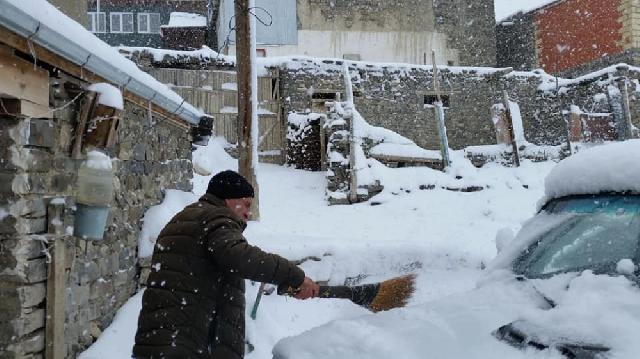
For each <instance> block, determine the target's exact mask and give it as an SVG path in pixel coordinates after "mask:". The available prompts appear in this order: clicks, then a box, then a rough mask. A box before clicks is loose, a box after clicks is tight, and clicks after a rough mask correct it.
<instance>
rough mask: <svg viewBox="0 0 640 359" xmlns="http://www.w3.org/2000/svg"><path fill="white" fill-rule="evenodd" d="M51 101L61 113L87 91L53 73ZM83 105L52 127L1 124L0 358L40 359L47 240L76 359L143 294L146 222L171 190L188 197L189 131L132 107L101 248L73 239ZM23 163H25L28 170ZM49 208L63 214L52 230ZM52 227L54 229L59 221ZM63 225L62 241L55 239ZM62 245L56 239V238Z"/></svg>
mask: <svg viewBox="0 0 640 359" xmlns="http://www.w3.org/2000/svg"><path fill="white" fill-rule="evenodd" d="M51 76H52V78H51V89H50V93H51V94H52V95H51V100H50V101H51V102H50V106H51V107H54V108H58V107H62V106H63V105H64V104H67V103H68V102H69V101H71V100H72V99H73V98H75V97H76V95H77V93H78V92H77V89H80V88H81V87H83V86H85V85H86V84H85V83H82V82H79V81H78V80H75V79H73V78H72V77H67V76H65V75H64V73H62V72H60V71H59V70H58V71H56V72H55V73H52V74H51ZM77 111H78V106H77V102H76V103H73V104H72V105H69V106H67V107H65V109H63V110H60V111H56V112H55V116H54V117H53V118H49V119H47V118H42V119H41V118H34V119H24V118H20V117H13V116H4V115H3V116H1V117H0V153H1V154H2V156H1V158H2V161H0V178H1V179H2V180H1V181H0V183H1V184H2V185H0V303H2V305H1V306H0V357H2V358H42V357H43V350H44V345H45V334H44V326H45V306H46V285H47V271H48V266H49V264H48V258H47V252H48V251H49V250H50V249H51V247H50V246H51V244H50V242H49V243H48V241H49V240H51V239H53V238H63V239H64V242H65V244H66V248H67V256H66V259H65V261H64V262H65V263H64V265H65V268H66V270H65V272H66V273H65V281H66V299H65V301H66V308H65V309H66V310H65V315H64V320H65V323H64V324H65V333H64V334H65V347H66V357H69V358H73V357H75V356H76V354H77V353H78V352H80V351H82V350H83V349H84V348H86V347H87V346H89V345H90V344H91V343H92V342H93V341H94V340H95V339H96V338H97V337H98V336H99V335H100V333H101V330H103V329H104V328H105V327H107V326H108V325H109V324H110V323H111V321H112V319H113V317H114V315H115V313H116V311H117V310H118V309H119V307H120V306H121V305H122V304H123V303H124V302H125V301H126V300H127V299H128V298H129V297H130V296H131V295H132V294H133V293H135V291H136V290H137V280H136V278H137V276H138V275H139V268H138V264H137V262H138V259H137V247H138V236H139V233H140V229H141V218H142V216H143V214H144V213H145V211H146V210H147V209H148V208H149V207H150V206H153V205H156V204H159V203H160V202H161V201H162V200H163V198H164V192H165V190H167V189H171V188H176V189H181V190H186V191H189V190H190V189H191V183H190V179H191V173H192V164H191V143H190V134H189V132H188V130H187V129H181V128H178V127H176V126H175V125H171V124H169V123H168V122H166V121H164V120H162V119H160V118H156V117H154V118H153V119H152V120H150V119H149V118H148V116H147V114H148V110H147V108H140V107H137V106H135V105H133V104H132V103H129V102H126V104H125V112H124V118H123V121H122V122H121V127H120V128H119V142H118V144H117V145H116V147H115V148H114V149H112V150H111V151H110V152H109V154H110V156H111V157H112V158H113V167H114V176H115V178H114V183H113V184H114V188H115V193H114V197H113V200H112V203H111V210H110V214H109V219H108V222H107V230H106V233H105V238H104V240H103V241H99V242H90V241H86V240H83V239H80V238H76V237H73V225H74V218H75V215H74V211H75V191H76V176H77V170H78V168H79V166H80V164H81V162H82V160H74V159H71V157H70V152H71V144H72V141H73V138H74V130H75V127H76V123H77V119H76V116H77ZM25 160H26V161H25ZM53 199H58V200H57V202H61V203H64V215H63V216H62V218H60V221H59V223H52V222H51V218H49V217H50V216H51V213H50V207H49V205H50V204H51V202H52V200H53ZM54 222H55V221H54ZM52 225H55V226H62V233H63V234H62V235H61V236H62V237H60V235H55V236H53V237H52V235H50V234H48V233H50V230H51V226H52ZM56 236H57V237H56Z"/></svg>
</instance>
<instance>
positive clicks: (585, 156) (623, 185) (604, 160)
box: [540, 140, 640, 205]
mask: <svg viewBox="0 0 640 359" xmlns="http://www.w3.org/2000/svg"><path fill="white" fill-rule="evenodd" d="M638 179H640V140H629V141H625V142H616V143H611V144H606V145H602V146H596V147H592V148H589V149H587V150H583V151H580V152H578V153H576V154H575V155H573V156H571V157H569V158H567V159H565V160H563V161H561V162H560V163H559V164H558V165H557V166H556V167H555V168H554V169H553V170H552V171H551V173H549V175H548V176H547V179H546V180H545V197H544V198H543V200H542V201H541V203H540V204H541V205H543V204H545V203H546V202H548V201H550V200H552V199H554V198H559V197H565V196H570V195H581V194H597V193H603V192H635V193H640V181H639V180H638Z"/></svg>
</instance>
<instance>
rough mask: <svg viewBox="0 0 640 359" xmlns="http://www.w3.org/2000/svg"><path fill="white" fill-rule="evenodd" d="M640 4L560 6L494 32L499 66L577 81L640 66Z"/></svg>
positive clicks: (577, 1) (608, 1) (611, 1)
mask: <svg viewBox="0 0 640 359" xmlns="http://www.w3.org/2000/svg"><path fill="white" fill-rule="evenodd" d="M639 15H640V4H638V3H637V2H636V1H632V0H557V1H554V2H551V3H550V4H547V5H545V6H543V7H540V8H538V9H535V10H532V11H530V12H527V13H518V14H516V15H513V16H511V17H509V18H507V19H504V20H502V21H500V22H499V23H498V24H497V26H496V37H497V62H498V66H501V67H507V66H508V67H513V68H515V69H521V70H526V69H533V68H542V69H544V70H545V71H547V72H549V73H554V74H561V75H566V76H575V75H579V74H583V73H587V72H590V71H592V70H594V69H597V68H601V67H605V66H608V65H612V64H616V63H620V62H625V63H629V64H632V65H637V64H638V63H640V57H639V48H640V17H639Z"/></svg>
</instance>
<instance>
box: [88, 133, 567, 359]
mask: <svg viewBox="0 0 640 359" xmlns="http://www.w3.org/2000/svg"><path fill="white" fill-rule="evenodd" d="M226 145H227V144H226V142H225V141H224V140H222V139H220V138H214V139H212V140H211V141H210V143H209V145H208V146H207V147H201V148H199V149H198V150H197V151H196V152H195V153H194V161H197V162H198V163H199V165H201V166H203V167H205V168H207V169H209V170H211V172H212V173H214V174H215V173H217V172H218V171H221V170H225V169H236V168H237V162H236V161H235V160H233V159H231V158H230V157H229V156H228V155H227V154H226V153H225V152H224V150H223V148H224V147H225V146H226ZM554 165H555V164H554V163H532V162H529V161H524V162H523V166H522V167H520V168H505V167H502V166H499V165H493V164H490V165H487V166H485V168H483V169H479V170H475V169H468V170H469V171H473V173H471V174H469V176H470V177H473V178H474V181H475V182H478V183H479V182H482V183H483V184H485V185H488V188H487V189H485V190H483V191H481V192H476V193H463V192H454V191H448V190H444V189H441V188H440V187H436V189H434V190H420V189H419V185H420V184H422V183H425V181H426V182H432V183H433V182H438V181H440V182H441V183H444V184H446V183H455V182H456V181H461V182H464V181H465V179H462V180H456V179H455V178H453V177H454V176H455V174H443V173H441V172H438V171H433V170H430V169H426V168H401V169H394V170H390V169H389V170H384V169H382V171H379V173H382V174H383V183H385V185H386V186H387V187H386V190H385V191H384V192H383V193H382V194H381V195H379V197H378V198H377V202H379V203H381V204H380V205H376V206H372V205H371V203H369V202H367V203H361V204H357V205H352V206H331V207H330V206H327V202H326V199H325V184H326V179H325V178H324V176H325V173H321V172H315V173H314V172H306V171H300V170H295V169H292V168H288V167H281V166H275V165H267V164H260V166H259V168H258V180H259V183H260V189H261V191H260V203H261V221H260V222H258V223H250V224H249V226H248V228H247V230H246V231H245V236H246V237H247V238H248V240H249V241H250V242H251V243H253V244H255V245H258V246H260V247H262V248H263V249H265V250H268V251H272V252H276V253H279V254H281V255H283V256H285V257H287V258H289V259H301V258H304V257H307V256H315V257H317V258H319V259H321V260H320V261H314V260H309V261H306V262H305V263H303V264H302V268H303V269H304V270H305V272H306V273H307V274H308V275H309V276H310V277H312V278H314V279H315V280H322V281H329V283H331V284H343V283H344V282H345V280H347V279H350V280H354V278H356V277H358V276H360V277H361V278H362V280H361V281H362V282H363V283H364V282H368V281H369V282H370V281H376V280H382V279H387V278H391V277H394V276H396V275H399V274H402V273H406V272H415V273H417V274H418V278H417V292H416V293H415V295H414V297H413V298H412V300H411V302H410V305H411V306H414V305H418V304H420V303H424V302H427V301H431V300H435V299H438V298H442V297H444V296H447V295H450V294H454V293H460V292H464V291H467V290H469V289H471V288H473V287H474V285H475V282H476V281H477V279H478V278H479V277H480V274H481V273H482V272H481V270H480V268H481V267H483V266H484V264H485V263H487V262H488V261H489V260H491V259H492V258H493V257H494V256H495V254H496V249H495V241H494V238H495V234H496V231H497V230H498V229H500V228H504V227H508V228H510V229H511V230H513V231H516V230H518V229H519V228H520V226H521V222H522V221H523V220H525V219H527V218H528V217H530V216H531V215H533V214H534V211H535V203H536V201H537V200H538V199H539V198H540V197H541V196H542V195H543V178H544V176H545V175H546V173H548V172H549V170H550V169H551V168H552V167H553V166H554ZM449 177H452V178H449ZM207 181H208V178H206V177H202V176H198V175H194V180H193V184H194V192H195V193H198V194H201V193H203V192H204V191H205V189H206V185H207ZM525 185H526V186H528V187H529V188H528V189H527V188H525V187H524V186H525ZM195 198H197V195H195V194H193V193H184V192H179V191H171V192H169V193H168V196H167V198H166V200H165V203H163V204H162V205H161V206H159V207H154V208H152V209H151V210H150V211H149V212H147V215H146V216H145V228H148V226H150V227H155V228H161V227H162V226H163V225H164V223H166V221H168V220H169V218H170V217H171V216H172V214H173V213H175V212H177V211H179V210H180V209H181V208H182V207H183V206H184V204H185V203H188V202H189V201H191V200H194V199H195ZM154 235H157V233H156V234H154V233H150V232H149V231H146V232H145V231H143V236H142V237H145V238H147V239H149V238H152V237H153V236H154ZM147 250H150V249H149V247H147ZM257 288H258V285H257V284H255V285H253V284H251V283H249V285H248V286H247V294H246V299H247V318H249V316H248V313H249V311H250V310H251V306H252V305H253V303H254V301H255V296H256V293H257ZM139 308H140V299H139V295H138V296H136V297H134V298H132V299H131V300H130V301H129V303H128V304H127V305H126V306H125V307H124V308H123V309H122V310H121V315H119V316H118V317H117V318H116V320H115V321H114V323H113V324H112V325H111V327H110V328H109V329H108V330H106V331H105V332H104V334H103V335H102V337H101V338H100V340H99V341H97V342H96V343H95V344H94V345H93V346H92V347H91V348H90V349H89V350H87V351H86V352H85V353H84V354H83V355H82V356H81V357H82V358H109V359H117V358H128V357H129V354H128V353H129V351H128V350H130V348H131V347H132V345H133V336H134V334H135V330H136V327H135V320H133V319H132V317H136V316H137V312H138V311H139ZM367 314H368V312H367V311H366V310H365V309H363V308H360V307H357V306H355V305H353V304H351V303H350V302H348V301H344V300H328V299H312V300H308V301H297V300H295V299H291V298H285V297H278V296H276V295H268V296H264V297H263V299H262V302H261V304H260V308H259V311H258V318H257V320H255V321H253V320H251V319H247V337H248V339H249V340H250V341H251V343H252V344H253V345H254V346H255V350H254V351H253V352H251V353H248V355H247V359H263V358H265V359H266V358H271V357H272V355H271V350H272V348H273V346H274V345H275V344H276V343H277V342H278V341H279V340H280V339H282V338H285V337H289V336H294V335H298V334H300V333H303V332H305V331H307V330H309V329H312V328H314V327H317V326H320V325H323V324H325V323H328V322H331V321H333V320H335V319H345V318H357V317H361V316H363V315H367ZM400 316H402V314H400ZM380 320H382V319H380ZM127 348H128V349H127Z"/></svg>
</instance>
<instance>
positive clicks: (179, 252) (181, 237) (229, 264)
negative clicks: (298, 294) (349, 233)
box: [133, 194, 305, 359]
mask: <svg viewBox="0 0 640 359" xmlns="http://www.w3.org/2000/svg"><path fill="white" fill-rule="evenodd" d="M245 227H246V223H245V222H244V221H243V220H241V219H239V218H238V217H237V216H236V215H235V214H234V213H233V212H232V211H231V210H230V209H228V208H227V207H226V206H225V205H224V202H223V201H222V200H220V199H219V198H217V197H215V196H213V195H210V194H205V195H204V196H203V197H202V198H200V200H199V201H198V202H196V203H194V204H191V205H189V206H188V207H186V208H185V209H184V210H182V211H181V212H180V213H178V214H177V215H176V216H175V217H174V218H173V219H172V220H171V221H170V222H169V223H168V224H167V225H166V226H165V227H164V229H163V230H162V232H161V233H160V235H159V237H158V241H157V243H156V246H155V249H154V253H153V257H152V266H151V268H152V269H151V274H150V275H149V279H148V280H147V289H146V290H145V292H144V295H143V297H142V310H141V311H140V316H139V318H138V331H137V333H136V344H135V346H134V348H133V356H134V358H215V359H239V358H242V357H243V355H244V345H245V344H244V330H245V322H244V317H245V300H244V279H251V280H254V281H258V282H267V283H273V284H284V285H287V286H291V287H293V288H297V287H299V286H300V285H301V284H302V282H303V280H304V276H305V275H304V272H303V271H302V270H301V269H299V268H298V267H297V266H295V265H294V264H292V263H291V262H289V261H287V260H286V259H284V258H282V257H280V256H278V255H275V254H269V253H265V252H263V251H262V250H260V249H259V248H257V247H254V246H251V245H249V244H248V243H247V241H246V239H245V238H244V237H243V235H242V231H243V230H244V229H245Z"/></svg>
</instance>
